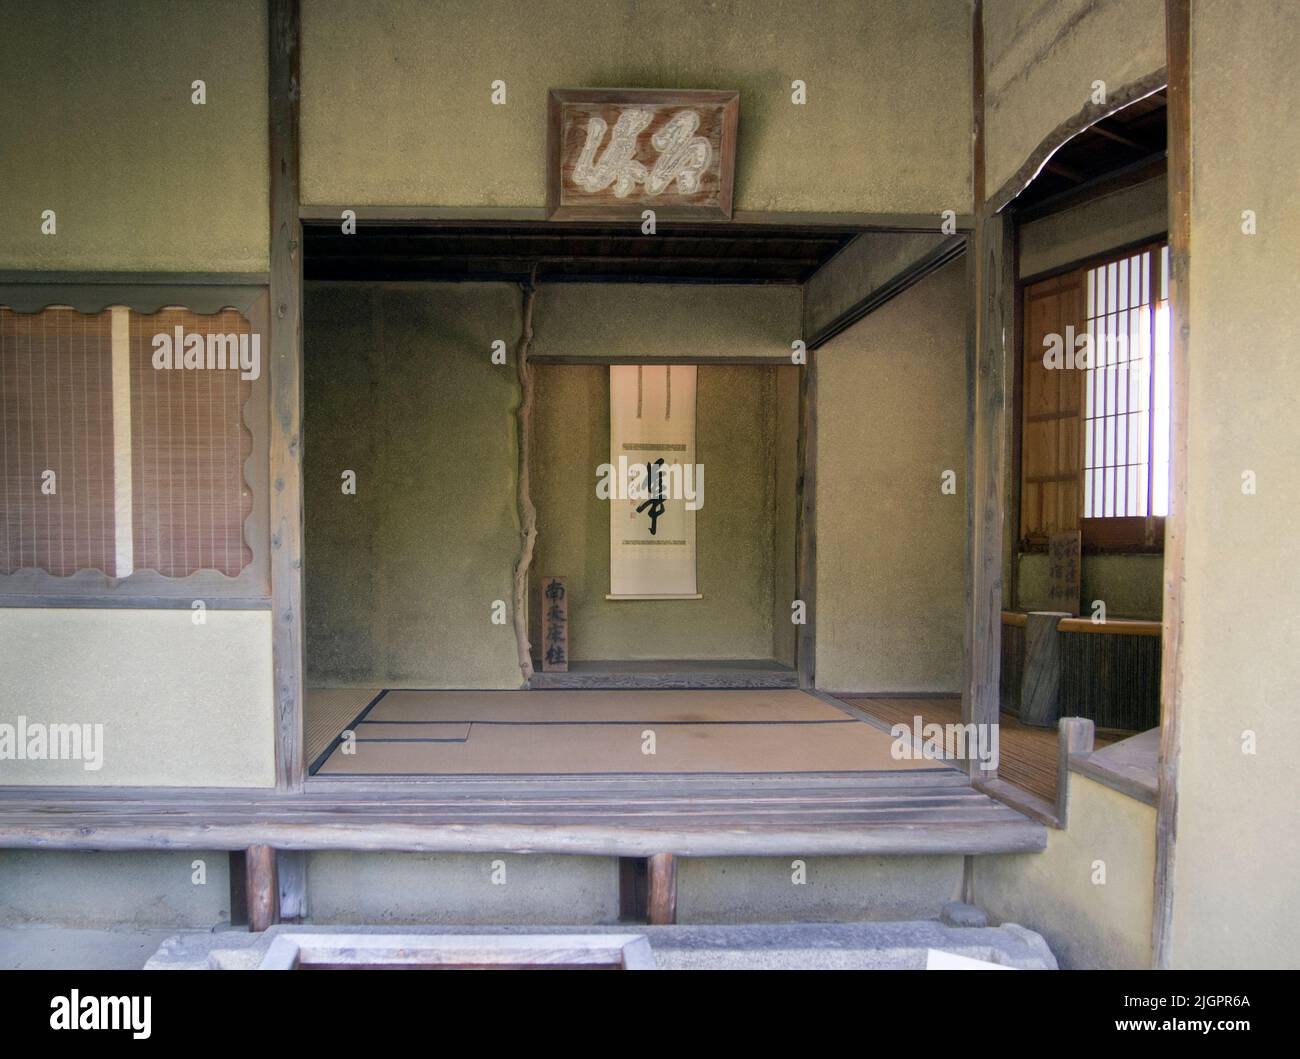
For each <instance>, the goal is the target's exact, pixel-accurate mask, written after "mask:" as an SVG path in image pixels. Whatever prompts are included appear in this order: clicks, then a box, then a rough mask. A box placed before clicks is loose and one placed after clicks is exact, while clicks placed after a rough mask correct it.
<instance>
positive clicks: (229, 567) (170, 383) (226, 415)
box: [0, 308, 253, 577]
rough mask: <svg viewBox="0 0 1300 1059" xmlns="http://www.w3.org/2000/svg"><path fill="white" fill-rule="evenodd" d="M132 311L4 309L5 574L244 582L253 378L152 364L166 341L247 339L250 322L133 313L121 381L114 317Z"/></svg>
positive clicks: (0, 338)
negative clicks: (217, 576) (211, 576)
mask: <svg viewBox="0 0 1300 1059" xmlns="http://www.w3.org/2000/svg"><path fill="white" fill-rule="evenodd" d="M126 312H127V310H125V309H106V310H104V311H103V312H100V313H95V314H85V313H79V312H77V311H75V310H73V309H66V308H52V309H45V310H43V311H41V312H37V313H15V312H12V311H10V310H8V309H4V308H0V477H2V478H3V503H4V508H3V516H2V517H0V533H2V534H3V536H2V539H0V574H11V573H14V572H16V571H19V570H25V569H40V570H45V571H46V572H48V573H50V574H52V575H54V576H57V577H65V576H69V575H71V574H74V573H76V572H77V571H78V570H86V569H91V570H99V571H101V572H103V573H104V574H106V575H108V576H110V577H125V576H127V575H128V574H130V573H131V572H133V570H145V569H148V570H156V571H158V572H159V573H162V574H163V575H165V576H168V577H186V576H188V575H190V574H193V573H195V572H197V571H199V570H205V569H212V570H218V571H220V572H221V573H223V574H226V575H227V576H230V577H234V576H235V575H237V574H238V573H239V572H240V571H241V570H242V569H243V568H244V567H245V566H247V565H248V564H249V563H250V562H251V561H252V553H251V550H250V548H249V546H248V544H247V542H246V541H245V539H244V521H245V519H247V518H248V516H249V514H250V513H251V511H252V506H253V496H252V490H251V488H250V487H249V485H248V483H247V481H246V480H245V476H244V462H245V461H246V460H247V459H248V457H249V455H250V454H251V452H252V444H253V439H252V433H251V432H250V431H249V429H248V427H247V426H246V425H245V424H244V422H243V418H242V416H243V408H244V405H245V403H246V402H247V400H248V399H249V397H250V396H251V394H252V387H253V382H252V381H251V380H244V379H241V378H240V373H239V371H238V370H237V369H229V368H227V369H206V368H205V369H198V370H196V369H190V370H159V369H156V368H155V367H154V366H153V353H154V344H153V337H154V335H156V334H159V333H166V334H168V335H172V334H174V331H175V328H176V327H181V328H183V329H184V332H185V333H187V334H194V333H197V334H201V335H204V336H206V335H208V334H214V333H220V334H235V335H239V334H243V335H249V334H250V326H249V324H248V322H247V321H246V320H244V319H243V317H241V316H240V315H239V314H238V313H237V312H235V311H234V310H227V311H225V312H222V313H217V314H213V315H207V316H200V315H198V314H195V313H191V312H188V311H186V310H183V309H167V310H163V311H162V312H159V313H156V314H153V315H149V316H144V315H141V314H138V313H134V312H130V313H129V314H128V318H127V326H126V327H125V328H124V329H123V334H124V335H125V341H126V344H127V348H126V349H125V350H122V349H120V348H119V351H118V353H119V356H120V357H122V360H121V364H122V366H123V369H124V370H121V371H119V372H118V373H117V377H116V379H115V365H114V327H113V321H114V318H115V314H119V317H120V314H123V313H126ZM115 385H116V389H117V392H116V398H117V402H118V406H117V408H116V410H115V408H114V399H115ZM128 393H129V401H128V400H127V398H126V395H127V394H128ZM115 411H116V418H115ZM115 432H116V437H115ZM115 452H116V456H115ZM50 471H52V472H53V474H54V477H53V489H52V491H48V490H49V487H48V486H47V491H43V490H42V484H43V482H45V481H47V480H48V479H49V475H48V474H47V472H50ZM128 505H129V506H128ZM128 542H129V545H130V547H129V548H127V547H126V545H127V543H128Z"/></svg>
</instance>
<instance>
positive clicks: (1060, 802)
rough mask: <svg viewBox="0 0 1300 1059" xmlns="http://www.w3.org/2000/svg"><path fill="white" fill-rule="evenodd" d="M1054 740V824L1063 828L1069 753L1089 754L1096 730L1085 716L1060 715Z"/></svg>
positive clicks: (1066, 812) (1066, 814)
mask: <svg viewBox="0 0 1300 1059" xmlns="http://www.w3.org/2000/svg"><path fill="white" fill-rule="evenodd" d="M1057 734H1058V738H1057V741H1056V826H1057V827H1060V828H1064V827H1065V826H1066V824H1067V823H1068V821H1069V811H1070V755H1071V754H1091V753H1092V748H1093V745H1094V739H1095V737H1096V734H1097V731H1096V728H1095V726H1094V725H1093V723H1092V721H1090V720H1089V719H1088V718H1087V717H1062V718H1061V721H1060V724H1059V725H1058V727H1057Z"/></svg>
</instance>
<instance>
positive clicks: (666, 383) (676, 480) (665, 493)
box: [603, 364, 704, 599]
mask: <svg viewBox="0 0 1300 1059" xmlns="http://www.w3.org/2000/svg"><path fill="white" fill-rule="evenodd" d="M609 453H610V461H611V462H610V464H608V465H607V466H606V468H605V470H607V471H608V472H609V473H608V476H607V484H606V486H605V488H604V490H603V491H604V493H605V494H606V495H607V497H608V500H609V596H608V598H609V599H699V598H700V597H699V594H698V592H697V590H696V581H695V512H696V511H697V510H698V509H699V508H700V507H701V506H703V499H704V493H703V488H704V474H703V468H702V467H699V466H697V465H696V463H695V368H694V367H693V366H676V365H674V366H669V365H665V364H659V365H649V364H643V365H628V366H622V365H619V366H615V367H611V368H610V369H609Z"/></svg>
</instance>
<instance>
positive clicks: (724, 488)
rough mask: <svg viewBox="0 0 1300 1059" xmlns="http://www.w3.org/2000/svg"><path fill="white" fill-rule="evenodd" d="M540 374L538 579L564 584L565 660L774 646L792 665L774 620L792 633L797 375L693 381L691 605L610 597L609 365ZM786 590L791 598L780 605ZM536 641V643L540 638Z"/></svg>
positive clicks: (742, 653)
mask: <svg viewBox="0 0 1300 1059" xmlns="http://www.w3.org/2000/svg"><path fill="white" fill-rule="evenodd" d="M549 293H550V292H549V290H548V291H546V292H544V295H543V297H545V296H547V295H549ZM539 334H540V329H539ZM534 375H535V378H536V390H537V404H536V413H535V415H536V430H535V439H536V440H535V448H534V461H533V490H532V491H533V502H534V503H535V504H536V506H537V553H536V557H535V560H534V564H533V569H534V571H535V572H536V573H538V574H555V575H563V576H566V577H567V578H568V589H569V653H570V657H571V658H572V659H574V660H575V661H588V660H594V659H699V658H722V659H734V658H750V659H753V658H771V657H773V652H774V650H776V649H777V648H778V647H779V649H780V651H781V657H782V660H783V661H786V662H790V661H792V657H793V656H792V648H793V643H792V641H791V638H790V636H789V634H788V633H787V632H786V629H785V628H783V627H782V626H781V625H780V624H778V623H777V620H776V616H777V614H778V613H780V614H781V615H782V619H781V620H782V621H783V622H784V625H785V626H789V627H791V628H792V626H790V620H789V613H790V599H791V598H792V596H791V595H790V592H791V587H790V583H791V581H792V580H793V572H794V532H793V531H794V465H795V449H794V444H793V429H792V427H793V424H792V423H791V420H790V417H791V415H792V414H793V415H795V416H797V414H798V406H797V405H792V404H791V402H790V401H789V396H790V392H791V389H792V388H791V387H790V385H789V383H788V381H787V384H786V386H784V387H782V388H781V389H782V391H783V393H782V396H784V397H785V398H786V400H785V401H784V402H783V403H778V376H782V375H789V376H795V375H797V372H796V369H795V368H794V367H793V366H792V365H786V366H783V367H780V368H774V367H768V366H766V365H762V366H754V365H725V364H724V365H719V364H709V365H702V366H700V368H699V370H698V374H697V387H698V388H697V395H696V459H697V460H698V461H699V462H700V463H702V464H703V465H704V468H705V476H704V486H705V489H704V507H703V508H701V509H700V511H699V513H698V514H697V516H696V534H697V574H698V579H699V591H700V594H701V595H702V596H703V598H702V599H691V600H607V599H606V598H605V594H606V593H607V592H608V591H609V506H608V504H607V502H606V501H603V500H600V499H599V498H598V497H597V496H596V489H595V485H596V468H597V467H598V466H599V465H600V464H602V463H604V462H606V461H607V460H608V459H609V368H608V367H605V366H603V365H590V366H588V365H556V366H546V367H537V368H536V369H534ZM778 476H779V477H778ZM778 482H779V488H778ZM778 514H779V515H780V517H781V522H780V523H778V521H777V517H778ZM778 584H779V585H780V586H781V590H782V591H783V592H784V593H786V595H785V598H784V600H778V599H777V598H776V589H777V586H778ZM533 640H534V643H538V642H540V641H539V639H538V637H537V636H536V635H534V637H533Z"/></svg>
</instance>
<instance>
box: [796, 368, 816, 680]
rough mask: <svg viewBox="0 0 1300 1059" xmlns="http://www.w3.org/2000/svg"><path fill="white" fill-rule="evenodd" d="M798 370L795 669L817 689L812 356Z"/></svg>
mask: <svg viewBox="0 0 1300 1059" xmlns="http://www.w3.org/2000/svg"><path fill="white" fill-rule="evenodd" d="M805 355H806V356H807V358H808V362H807V363H806V364H805V365H804V366H803V367H802V368H801V369H800V371H799V443H798V455H797V459H798V463H799V481H798V487H797V488H798V500H797V504H798V506H797V508H796V511H795V552H796V555H797V567H796V570H795V593H796V598H797V599H798V600H800V601H802V602H803V611H804V612H803V622H804V623H803V624H802V625H800V626H798V628H797V632H798V636H797V638H796V646H795V668H796V669H797V670H798V673H799V686H800V687H801V688H804V689H807V690H810V691H811V690H812V689H813V688H815V687H816V686H817V507H816V502H817V368H816V364H817V362H816V360H814V359H813V358H814V354H813V353H812V352H811V351H806V353H805Z"/></svg>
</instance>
